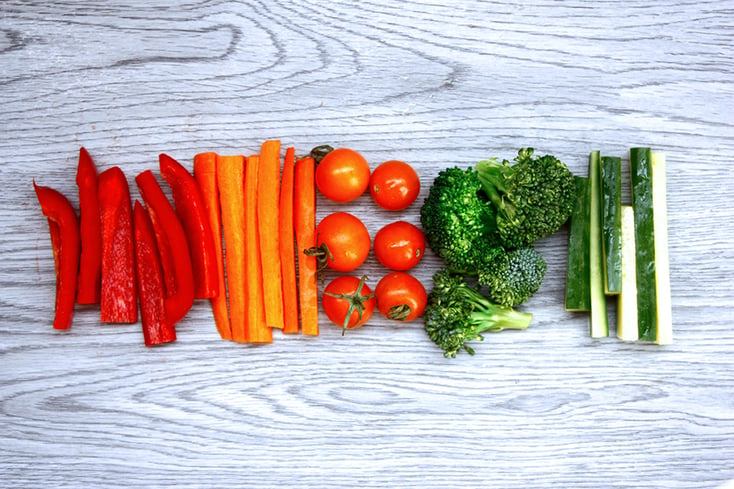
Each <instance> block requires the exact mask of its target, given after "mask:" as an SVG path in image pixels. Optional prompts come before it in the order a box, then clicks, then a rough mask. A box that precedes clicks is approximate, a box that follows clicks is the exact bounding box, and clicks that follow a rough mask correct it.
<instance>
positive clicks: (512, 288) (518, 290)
mask: <svg viewBox="0 0 734 489" xmlns="http://www.w3.org/2000/svg"><path fill="white" fill-rule="evenodd" d="M547 268H548V267H547V264H546V262H545V259H544V258H543V256H542V255H541V254H540V253H539V252H538V251H537V250H536V249H535V248H533V247H532V246H526V247H524V248H517V249H514V250H510V251H507V252H504V250H503V252H497V253H493V254H492V255H490V256H488V258H487V259H486V260H485V261H484V266H483V267H482V268H481V269H480V270H479V273H478V276H477V280H478V282H479V284H480V285H486V286H487V287H488V289H489V299H490V300H491V301H493V302H495V303H497V304H499V305H502V306H506V307H515V306H518V305H520V304H522V303H523V302H525V301H526V300H528V299H529V298H530V296H532V295H533V294H534V293H535V292H537V291H538V289H539V288H540V285H541V284H542V283H543V277H544V276H545V272H546V270H547Z"/></svg>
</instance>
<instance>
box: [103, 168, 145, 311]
mask: <svg viewBox="0 0 734 489" xmlns="http://www.w3.org/2000/svg"><path fill="white" fill-rule="evenodd" d="M97 195H98V198H99V209H100V226H101V229H102V279H101V291H100V320H101V321H102V322H103V323H135V322H137V320H138V298H137V290H136V284H135V245H134V243H133V210H132V203H131V202H130V187H129V186H128V183H127V178H126V177H125V174H124V173H123V172H122V170H121V169H120V168H119V167H116V166H113V167H111V168H109V169H107V170H105V171H103V172H102V173H100V175H99V179H98V182H97Z"/></svg>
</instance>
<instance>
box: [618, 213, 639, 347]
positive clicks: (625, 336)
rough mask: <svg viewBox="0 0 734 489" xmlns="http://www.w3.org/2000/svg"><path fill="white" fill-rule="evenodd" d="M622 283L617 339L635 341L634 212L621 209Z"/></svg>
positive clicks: (636, 336) (636, 332) (636, 333)
mask: <svg viewBox="0 0 734 489" xmlns="http://www.w3.org/2000/svg"><path fill="white" fill-rule="evenodd" d="M620 215H621V231H622V232H621V233H620V234H621V237H622V240H621V250H622V253H621V257H622V282H621V290H620V293H619V295H618V296H617V338H619V339H621V340H624V341H635V340H637V338H638V331H637V280H636V278H635V275H636V273H637V272H636V269H635V211H634V210H633V209H632V206H630V205H623V206H622V208H621V213H620Z"/></svg>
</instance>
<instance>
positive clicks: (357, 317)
mask: <svg viewBox="0 0 734 489" xmlns="http://www.w3.org/2000/svg"><path fill="white" fill-rule="evenodd" d="M366 280H367V277H364V276H363V277H362V278H357V277H355V276H353V275H341V276H339V277H337V278H335V279H334V280H332V281H331V282H329V284H328V285H327V286H326V288H325V289H324V293H323V295H322V297H321V306H322V307H323V308H324V312H325V313H326V316H327V317H328V318H329V320H330V321H331V322H332V323H334V324H336V325H337V326H339V327H341V328H344V329H353V328H359V327H360V326H362V325H363V324H364V323H366V322H367V321H368V320H369V319H370V317H372V313H373V312H374V311H375V305H376V302H377V301H376V299H375V294H374V293H373V292H372V289H370V288H369V286H368V285H367V284H366V283H365V281H366Z"/></svg>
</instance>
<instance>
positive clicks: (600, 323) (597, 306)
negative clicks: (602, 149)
mask: <svg viewBox="0 0 734 489" xmlns="http://www.w3.org/2000/svg"><path fill="white" fill-rule="evenodd" d="M599 158H600V156H599V151H592V152H591V154H590V155H589V186H590V187H591V191H590V199H589V277H590V278H589V293H590V295H591V314H590V334H591V337H592V338H601V337H604V336H609V319H608V317H607V300H606V295H604V263H603V261H604V260H603V253H602V232H601V213H602V208H601V207H602V202H601V182H600V179H601V166H600V162H599Z"/></svg>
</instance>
